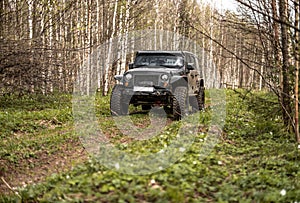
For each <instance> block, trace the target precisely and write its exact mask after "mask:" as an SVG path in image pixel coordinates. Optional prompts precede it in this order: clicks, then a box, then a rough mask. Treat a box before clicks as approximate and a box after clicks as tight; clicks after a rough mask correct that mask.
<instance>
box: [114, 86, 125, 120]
mask: <svg viewBox="0 0 300 203" xmlns="http://www.w3.org/2000/svg"><path fill="white" fill-rule="evenodd" d="M122 91H123V87H122V85H119V84H117V85H115V86H114V88H113V90H112V93H111V96H110V112H111V115H112V116H122V115H127V114H128V106H129V101H128V102H126V100H125V98H123V95H122Z"/></svg>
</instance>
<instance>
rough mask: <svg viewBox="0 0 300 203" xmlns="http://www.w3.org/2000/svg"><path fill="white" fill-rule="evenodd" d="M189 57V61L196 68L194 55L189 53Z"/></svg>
mask: <svg viewBox="0 0 300 203" xmlns="http://www.w3.org/2000/svg"><path fill="white" fill-rule="evenodd" d="M190 57H191V62H190V63H192V64H193V65H194V67H195V68H196V65H197V64H196V60H195V57H194V56H193V55H190Z"/></svg>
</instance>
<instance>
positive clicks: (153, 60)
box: [134, 54, 183, 68]
mask: <svg viewBox="0 0 300 203" xmlns="http://www.w3.org/2000/svg"><path fill="white" fill-rule="evenodd" d="M134 65H135V66H136V67H140V66H164V67H170V68H178V67H182V66H183V57H181V56H175V55H161V54H160V55H139V56H137V58H136V59H135V63H134Z"/></svg>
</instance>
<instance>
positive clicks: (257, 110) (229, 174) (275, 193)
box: [0, 90, 300, 202]
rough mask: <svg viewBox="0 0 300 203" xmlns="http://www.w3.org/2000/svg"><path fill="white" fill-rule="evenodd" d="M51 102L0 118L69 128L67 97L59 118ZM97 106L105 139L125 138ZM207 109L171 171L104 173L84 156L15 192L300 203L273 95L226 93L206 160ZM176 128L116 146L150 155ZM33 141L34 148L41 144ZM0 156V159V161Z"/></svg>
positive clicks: (294, 163) (55, 197)
mask: <svg viewBox="0 0 300 203" xmlns="http://www.w3.org/2000/svg"><path fill="white" fill-rule="evenodd" d="M53 102H54V101H53ZM11 103H13V101H11ZM50 103H51V102H50ZM52 104H53V103H51V104H46V105H45V106H43V105H40V106H39V107H38V108H37V109H35V108H33V106H31V107H28V108H29V109H30V110H31V111H32V110H33V111H36V115H35V116H33V117H30V116H29V115H28V114H27V115H26V113H25V111H26V110H24V109H25V108H26V107H24V108H22V107H21V106H22V104H20V108H19V109H14V108H13V105H12V104H11V105H8V106H6V107H3V106H2V110H1V114H5V112H6V111H7V112H9V113H13V115H14V117H15V119H16V120H18V119H20V120H24V118H27V121H28V122H29V125H28V126H31V124H30V122H33V123H35V121H36V120H37V118H38V116H37V115H39V113H41V112H44V113H42V114H45V118H47V120H49V121H51V120H53V117H55V118H56V119H57V120H58V121H59V122H61V123H62V125H64V124H65V123H68V122H69V121H70V118H69V113H70V111H69V110H67V109H68V108H67V107H70V104H69V103H68V100H67V102H66V104H65V106H64V108H63V109H64V110H65V111H67V112H68V113H67V115H65V114H64V113H63V111H64V110H63V111H62V112H61V111H56V110H57V108H55V107H53V106H52ZM47 105H50V106H48V107H50V108H48V107H47V108H46V106H47ZM29 106H30V105H29ZM96 108H97V110H98V111H97V112H98V114H97V118H98V119H99V125H100V127H101V128H102V129H103V130H105V129H106V130H107V135H111V134H113V137H114V139H115V141H116V142H117V141H119V140H122V138H123V137H124V136H122V134H121V133H120V132H119V131H118V129H117V127H116V125H115V124H114V121H113V120H112V118H111V117H110V116H109V97H103V98H100V99H99V100H98V101H97V104H96ZM211 108H213V106H211V107H210V108H208V109H207V110H206V111H205V112H202V113H201V114H202V116H201V119H200V120H201V122H200V125H201V129H200V130H199V131H197V133H195V137H194V142H193V144H192V146H191V147H190V148H189V149H188V150H187V152H186V153H185V155H184V156H183V157H181V158H180V159H179V160H178V161H177V162H176V163H175V164H173V165H172V166H170V167H169V168H166V169H164V170H162V171H160V172H156V173H154V174H151V175H144V176H134V175H126V174H121V173H118V170H111V169H108V168H106V167H104V166H103V165H101V164H100V163H99V161H97V159H95V158H90V159H89V160H88V161H87V162H85V163H83V164H79V165H77V166H76V167H75V168H74V169H73V170H71V171H68V172H65V173H60V174H53V175H52V176H51V177H48V178H47V180H46V181H45V182H43V183H39V184H35V185H30V186H28V187H25V188H19V189H18V192H19V194H20V196H21V197H22V201H24V202H297V201H298V202H299V201H300V193H299V191H300V165H299V163H300V157H299V150H298V149H297V146H296V144H295V142H294V140H293V136H292V135H290V134H288V133H287V131H286V130H285V128H284V126H283V124H282V120H281V117H280V113H279V108H278V106H277V103H276V97H274V95H272V94H271V93H265V92H251V93H247V94H246V92H245V91H242V90H239V91H236V92H233V91H227V106H226V108H227V117H226V124H225V126H224V129H223V133H222V137H221V139H220V142H219V143H218V144H217V145H216V146H215V147H214V148H213V150H212V152H211V153H210V154H209V155H208V156H207V157H205V158H204V159H199V154H200V153H201V149H202V147H203V143H204V142H205V140H206V139H207V137H206V136H207V126H208V125H209V122H210V116H211ZM58 110H59V109H58ZM22 112H23V113H24V114H23V113H22ZM46 112H48V113H46ZM2 116H3V115H2ZM4 116H5V115H4ZM26 116H27V117H26ZM47 116H48V117H47ZM19 117H21V118H19ZM41 117H44V116H41ZM45 118H44V119H45ZM59 118H62V119H59ZM131 119H132V120H134V122H135V124H139V123H144V122H145V120H147V119H148V118H147V114H134V115H131ZM8 121H10V119H8ZM10 122H12V123H13V124H11V126H12V127H5V128H8V130H7V131H6V130H5V129H4V130H3V129H1V130H2V131H3V132H4V133H3V132H2V133H1V134H2V138H3V137H4V138H5V139H14V138H13V137H12V138H8V137H9V136H11V133H9V132H14V129H16V127H15V126H17V125H16V123H14V122H13V121H10ZM21 123H22V122H21ZM23 124H24V123H23ZM1 125H4V123H1ZM180 125H181V124H180V122H172V123H171V124H169V125H168V126H167V127H166V129H164V131H163V133H162V136H160V137H159V138H153V139H150V140H148V141H141V142H139V141H135V142H126V143H125V144H126V146H125V147H124V146H123V148H122V149H124V150H128V151H130V152H135V151H142V152H144V151H143V150H146V151H147V150H148V151H151V150H154V151H155V150H157V149H159V148H161V147H163V146H165V145H167V144H168V143H169V141H168V140H170V139H172V138H174V137H176V130H177V129H178V128H179V127H180ZM21 126H22V125H21ZM24 126H27V125H25V124H24ZM25 128H26V127H25ZM28 128H29V129H32V127H28ZM203 129H204V130H203ZM17 131H19V129H17ZM36 131H39V132H42V134H43V133H47V131H45V132H44V131H43V129H39V128H37V129H34V130H33V132H32V131H31V130H25V131H21V132H24V133H26V134H28V136H29V137H30V135H32V133H36ZM42 134H41V135H42ZM70 136H75V135H70ZM33 140H34V139H33ZM35 142H36V145H39V142H42V141H40V140H35ZM1 143H2V141H1ZM53 143H56V142H53ZM2 147H3V148H4V150H8V151H9V149H8V148H9V147H8V146H7V145H5V144H3V143H2ZM120 147H121V146H120ZM24 148H25V147H24ZM2 152H3V149H2ZM2 156H3V154H1V158H3V157H2ZM17 156H19V155H17ZM20 156H21V155H20ZM148 167H151V166H148ZM0 201H2V202H13V201H21V199H20V198H19V197H18V196H15V195H2V196H1V197H0Z"/></svg>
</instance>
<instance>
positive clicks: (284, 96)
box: [279, 0, 292, 127]
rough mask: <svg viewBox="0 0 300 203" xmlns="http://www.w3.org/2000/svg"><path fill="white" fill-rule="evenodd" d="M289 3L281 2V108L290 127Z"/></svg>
mask: <svg viewBox="0 0 300 203" xmlns="http://www.w3.org/2000/svg"><path fill="white" fill-rule="evenodd" d="M287 5H288V2H287V0H279V13H280V20H281V22H282V23H281V44H282V49H281V51H282V67H281V74H282V90H281V106H282V114H283V119H284V124H285V125H286V127H289V126H290V124H291V112H292V110H291V99H290V90H291V87H290V79H289V77H290V75H289V66H290V64H289V59H290V58H289V38H288V36H289V33H288V31H289V30H288V27H287V24H288V8H287Z"/></svg>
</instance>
